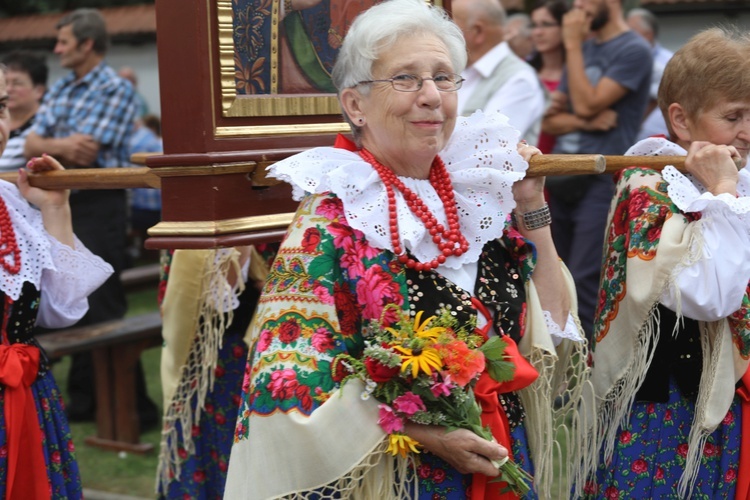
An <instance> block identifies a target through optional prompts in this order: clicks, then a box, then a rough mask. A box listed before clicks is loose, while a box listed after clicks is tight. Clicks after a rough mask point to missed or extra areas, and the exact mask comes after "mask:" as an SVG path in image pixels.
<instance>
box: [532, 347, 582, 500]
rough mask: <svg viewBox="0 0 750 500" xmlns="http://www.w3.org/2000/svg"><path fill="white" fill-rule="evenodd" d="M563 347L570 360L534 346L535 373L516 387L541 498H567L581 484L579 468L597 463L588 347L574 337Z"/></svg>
mask: <svg viewBox="0 0 750 500" xmlns="http://www.w3.org/2000/svg"><path fill="white" fill-rule="evenodd" d="M564 348H565V349H567V350H568V351H569V352H568V353H567V354H565V355H564V357H565V358H567V359H571V360H573V361H572V362H571V363H570V364H566V365H565V366H559V365H560V363H559V362H558V357H557V356H556V355H555V354H552V353H548V352H545V351H542V350H534V351H532V353H531V356H530V358H529V361H530V362H531V363H532V364H533V365H534V367H535V368H536V369H537V370H538V371H539V378H538V379H537V380H536V381H535V382H534V383H533V384H532V385H531V386H529V387H527V388H525V389H523V390H521V391H519V396H520V397H521V400H522V403H523V406H524V408H525V409H526V411H527V414H528V415H530V418H529V419H528V421H527V425H526V433H527V437H528V439H529V448H530V451H531V456H532V459H533V461H534V471H535V474H534V486H535V490H536V492H537V494H538V496H539V498H568V497H569V496H570V494H571V491H572V490H573V488H574V487H578V486H579V485H582V484H583V481H582V480H581V479H582V478H583V477H585V476H586V473H585V472H583V471H582V469H584V468H586V467H588V468H590V469H591V470H593V469H594V467H595V464H596V459H595V456H596V453H597V448H596V441H595V440H594V439H593V433H592V432H590V431H589V429H591V427H593V422H594V419H595V415H596V412H595V410H594V408H593V407H590V404H587V402H586V401H587V400H586V398H590V399H588V401H593V397H592V396H593V393H594V388H593V385H592V384H591V381H590V372H591V369H590V368H589V367H588V366H587V363H586V362H587V359H588V348H587V347H586V345H585V344H583V343H578V342H565V347H564ZM550 409H552V411H550ZM532 415H533V419H532V418H531V416H532ZM592 457H593V458H592ZM581 490H582V486H581Z"/></svg>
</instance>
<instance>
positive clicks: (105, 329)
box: [37, 264, 162, 453]
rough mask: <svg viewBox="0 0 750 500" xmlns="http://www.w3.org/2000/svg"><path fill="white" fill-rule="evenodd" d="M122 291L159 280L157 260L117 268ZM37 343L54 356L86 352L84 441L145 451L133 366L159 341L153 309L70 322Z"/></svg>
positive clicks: (147, 448)
mask: <svg viewBox="0 0 750 500" xmlns="http://www.w3.org/2000/svg"><path fill="white" fill-rule="evenodd" d="M121 279H122V281H123V285H124V286H125V290H126V291H127V292H133V291H137V290H141V289H144V288H152V287H155V286H157V285H158V282H159V265H158V264H153V265H148V266H141V267H136V268H132V269H128V270H126V271H123V273H122V274H121ZM37 340H38V341H39V344H41V346H42V347H43V348H44V350H45V351H46V353H47V356H48V357H49V358H50V359H52V360H54V359H59V358H60V357H62V356H66V355H69V354H75V353H78V352H84V351H91V352H92V356H93V360H94V377H95V380H94V383H95V390H96V436H90V437H87V438H86V440H85V441H86V443H87V444H90V445H93V446H97V447H100V448H106V449H110V450H116V451H128V452H132V453H146V452H149V451H151V450H152V449H153V445H152V444H149V443H141V442H140V423H139V420H138V411H137V407H136V391H135V379H136V371H135V370H136V367H137V363H138V360H139V359H140V357H141V353H142V352H143V350H144V349H147V348H149V347H156V346H160V345H161V344H162V338H161V315H160V313H159V312H158V311H155V312H151V313H147V314H141V315H138V316H131V317H128V318H123V319H118V320H112V321H104V322H101V323H97V324H94V325H87V326H81V327H71V328H67V329H64V330H59V331H56V332H52V333H48V334H44V335H40V336H38V337H37Z"/></svg>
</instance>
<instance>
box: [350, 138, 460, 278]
mask: <svg viewBox="0 0 750 500" xmlns="http://www.w3.org/2000/svg"><path fill="white" fill-rule="evenodd" d="M359 154H360V156H361V157H362V158H363V159H364V160H365V161H366V162H367V163H369V164H370V165H372V167H373V168H374V169H375V171H376V172H377V173H378V175H379V176H380V179H381V180H382V181H383V185H384V186H385V191H386V193H387V195H388V218H389V223H390V230H391V244H392V245H393V252H394V253H395V254H396V255H398V260H399V262H401V263H402V264H404V265H405V266H406V267H409V268H411V269H416V270H417V271H429V270H430V269H435V268H437V267H438V266H439V265H440V264H442V263H443V262H445V259H446V258H448V257H450V256H451V255H455V256H456V257H458V256H460V255H462V254H464V253H465V252H466V251H467V250H468V249H469V243H468V242H467V241H466V238H465V237H464V235H463V234H461V230H460V228H459V219H458V210H457V209H456V197H455V195H454V194H453V185H452V184H451V180H450V177H449V176H448V171H447V170H446V168H445V164H444V163H443V160H441V159H440V157H439V156H436V157H435V160H434V161H433V162H432V167H431V168H430V184H431V185H432V187H433V188H435V191H437V193H438V196H439V197H440V201H442V202H443V209H444V210H445V215H446V217H447V219H448V228H445V227H444V226H443V225H442V224H439V223H438V221H437V219H436V218H435V216H434V215H433V213H432V212H431V211H430V209H429V207H428V206H427V205H425V203H424V202H423V201H422V200H421V199H420V198H419V196H417V194H416V193H415V192H413V191H412V190H411V189H409V188H408V187H406V186H405V185H404V183H403V182H401V179H399V178H398V176H397V175H396V174H395V173H394V172H393V170H391V169H390V168H388V167H386V166H385V165H383V164H382V163H380V162H379V161H378V160H376V159H375V157H374V156H373V155H372V153H370V152H369V151H367V150H366V149H362V150H360V151H359ZM394 187H395V188H396V189H398V190H399V191H400V192H401V194H402V195H403V197H404V201H406V205H407V206H408V207H409V209H410V210H411V211H412V213H413V214H414V215H416V216H417V217H419V219H420V220H421V221H422V223H424V225H425V227H426V228H427V230H428V231H429V233H430V235H431V236H432V241H433V242H435V244H436V245H437V246H438V248H439V249H440V251H441V252H442V254H441V255H438V256H437V258H435V259H433V260H431V261H430V262H418V261H416V260H414V259H412V258H411V257H409V256H408V255H407V254H406V252H404V249H403V248H402V247H401V239H400V238H399V234H398V215H397V214H396V195H395V192H394Z"/></svg>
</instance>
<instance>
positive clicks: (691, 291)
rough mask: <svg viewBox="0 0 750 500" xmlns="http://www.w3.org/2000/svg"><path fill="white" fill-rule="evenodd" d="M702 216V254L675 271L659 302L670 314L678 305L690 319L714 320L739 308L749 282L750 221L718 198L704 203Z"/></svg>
mask: <svg viewBox="0 0 750 500" xmlns="http://www.w3.org/2000/svg"><path fill="white" fill-rule="evenodd" d="M704 196H705V195H704ZM703 201H705V198H704V200H703ZM701 213H702V217H701V221H700V231H701V238H700V240H701V244H702V255H701V257H700V258H699V259H698V261H697V262H695V263H694V264H692V265H690V266H687V267H683V268H681V269H680V270H679V271H678V272H679V274H678V275H677V276H675V277H674V279H673V281H672V283H673V284H672V286H670V287H669V288H668V289H667V290H665V292H664V293H663V294H662V297H661V303H662V304H663V305H664V306H666V307H667V308H669V309H671V310H673V311H676V310H677V304H680V305H681V308H682V314H683V315H684V316H685V317H688V318H691V319H695V320H699V321H717V320H719V319H722V318H725V317H727V316H729V315H730V314H732V313H733V312H735V311H736V310H737V309H739V308H740V306H741V305H742V297H743V296H744V294H745V290H746V289H747V286H748V281H749V280H750V223H749V222H748V220H749V219H750V218H748V217H746V216H744V215H743V214H737V213H735V212H733V210H732V207H731V206H730V205H729V204H727V203H725V202H723V201H722V200H719V199H713V200H711V201H709V202H708V203H705V207H704V208H703V210H701Z"/></svg>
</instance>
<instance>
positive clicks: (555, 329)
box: [542, 311, 583, 347]
mask: <svg viewBox="0 0 750 500" xmlns="http://www.w3.org/2000/svg"><path fill="white" fill-rule="evenodd" d="M542 312H543V313H544V322H545V323H546V324H547V330H549V334H550V335H551V336H552V342H553V343H554V344H555V347H557V346H559V345H560V343H561V342H562V341H563V340H564V339H568V340H572V341H573V342H583V337H581V333H580V332H579V331H578V325H577V324H576V321H575V319H573V315H572V314H570V313H568V319H567V320H566V321H565V330H562V329H561V328H560V325H558V324H557V323H556V322H555V320H553V319H552V315H551V314H550V313H549V311H542Z"/></svg>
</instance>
